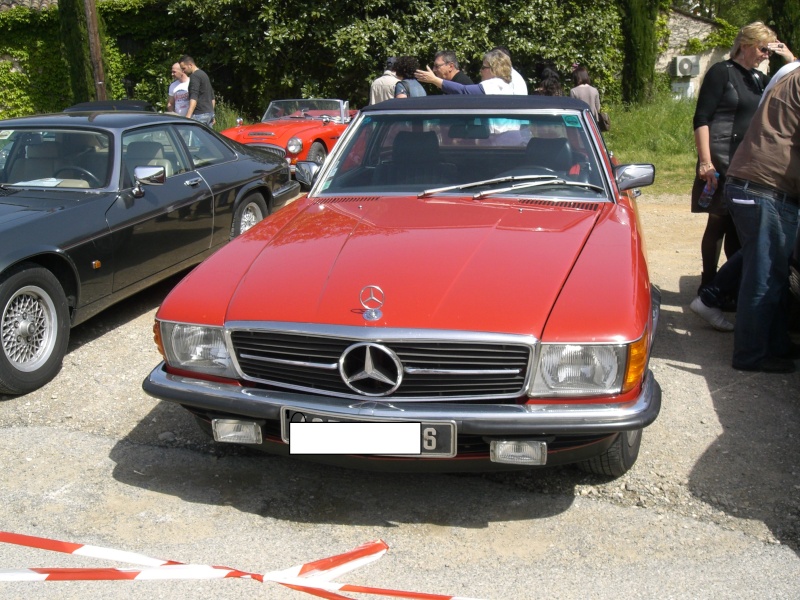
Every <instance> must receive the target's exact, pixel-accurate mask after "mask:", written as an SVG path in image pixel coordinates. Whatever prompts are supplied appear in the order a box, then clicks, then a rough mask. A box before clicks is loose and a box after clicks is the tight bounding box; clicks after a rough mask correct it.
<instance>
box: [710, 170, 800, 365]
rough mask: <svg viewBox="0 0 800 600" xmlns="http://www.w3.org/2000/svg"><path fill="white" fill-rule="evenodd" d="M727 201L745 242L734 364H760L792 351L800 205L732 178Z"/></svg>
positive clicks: (735, 334) (727, 191) (740, 235)
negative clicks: (792, 267)
mask: <svg viewBox="0 0 800 600" xmlns="http://www.w3.org/2000/svg"><path fill="white" fill-rule="evenodd" d="M725 200H726V202H727V203H728V210H729V211H730V213H731V215H732V216H733V222H734V223H735V224H736V231H737V232H738V234H739V240H740V241H741V242H742V280H741V285H740V286H739V302H738V306H737V312H736V329H735V331H734V338H733V366H734V367H745V368H746V367H756V366H758V365H759V363H760V362H761V361H763V360H764V359H765V358H768V357H771V356H782V355H785V354H786V353H787V352H788V351H789V343H790V340H789V332H788V329H789V317H788V312H789V311H788V305H789V259H790V257H791V254H792V250H793V248H794V243H795V238H796V237H797V222H798V207H797V205H796V204H792V203H791V202H788V201H786V200H777V199H775V198H772V197H771V196H770V195H768V194H762V193H759V192H758V191H756V190H753V189H751V188H748V189H747V190H745V189H744V187H743V186H742V185H736V184H733V183H731V182H730V181H728V182H726V184H725Z"/></svg>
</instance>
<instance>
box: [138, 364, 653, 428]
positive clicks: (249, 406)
mask: <svg viewBox="0 0 800 600" xmlns="http://www.w3.org/2000/svg"><path fill="white" fill-rule="evenodd" d="M142 388H143V389H144V391H145V392H147V393H148V394H150V395H151V396H153V397H155V398H158V399H161V400H167V401H170V402H175V403H177V404H181V405H182V406H185V407H187V408H192V409H196V410H199V411H209V412H213V413H218V414H220V415H226V416H228V415H229V416H234V417H237V418H245V419H268V420H275V421H277V420H279V419H280V412H281V407H284V406H285V407H290V408H294V409H297V410H308V411H323V412H325V413H332V414H334V415H338V416H340V417H341V418H342V419H347V418H349V419H355V420H358V419H360V418H361V419H369V420H387V421H412V422H413V421H436V420H443V421H455V422H456V426H457V430H458V433H459V434H470V435H543V434H603V433H612V432H617V431H628V430H635V429H641V428H642V427H646V426H647V425H649V424H650V423H652V422H653V421H655V419H656V417H657V416H658V413H659V410H660V409H661V387H660V386H659V385H658V382H657V381H656V380H655V378H654V377H653V374H652V372H650V371H648V372H647V374H646V376H645V382H644V385H643V386H642V391H641V394H639V396H638V397H637V398H636V399H635V400H633V401H631V402H628V403H625V404H570V403H563V404H536V405H517V404H511V405H509V404H469V403H460V404H457V403H446V402H390V401H376V400H373V399H369V400H367V399H365V400H343V399H341V398H328V397H324V396H314V395H311V394H304V393H296V392H281V391H274V390H262V389H257V388H248V387H240V386H235V385H227V384H224V383H216V382H212V381H205V380H201V379H195V378H192V377H186V376H182V375H171V374H169V373H167V372H166V371H165V370H164V364H163V363H162V364H160V365H159V366H158V367H156V368H155V369H153V371H152V372H151V373H150V375H149V376H148V377H147V379H145V380H144V382H143V383H142Z"/></svg>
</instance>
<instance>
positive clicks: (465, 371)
mask: <svg viewBox="0 0 800 600" xmlns="http://www.w3.org/2000/svg"><path fill="white" fill-rule="evenodd" d="M403 371H404V372H406V373H408V374H409V375H519V373H520V370H519V369H417V368H414V367H403Z"/></svg>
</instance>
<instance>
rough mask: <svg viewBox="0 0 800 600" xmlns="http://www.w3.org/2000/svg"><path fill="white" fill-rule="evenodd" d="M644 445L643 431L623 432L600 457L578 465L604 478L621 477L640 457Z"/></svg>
mask: <svg viewBox="0 0 800 600" xmlns="http://www.w3.org/2000/svg"><path fill="white" fill-rule="evenodd" d="M641 445H642V430H641V429H636V430H634V431H621V432H620V433H619V435H617V439H616V440H614V443H613V444H611V446H609V448H608V450H606V451H605V452H603V453H602V454H601V455H599V456H595V457H594V458H590V459H589V460H585V461H583V462H580V463H578V467H579V468H580V469H581V470H583V471H586V472H587V473H593V474H595V475H603V476H604V477H621V476H622V475H624V474H625V473H627V472H628V471H629V470H630V468H631V467H633V464H634V463H635V462H636V459H637V458H638V457H639V448H640V446H641Z"/></svg>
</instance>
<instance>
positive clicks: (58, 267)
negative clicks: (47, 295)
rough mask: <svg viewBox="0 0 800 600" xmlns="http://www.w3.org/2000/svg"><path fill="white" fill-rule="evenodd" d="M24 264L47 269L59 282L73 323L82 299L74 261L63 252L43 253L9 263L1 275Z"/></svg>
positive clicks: (51, 251)
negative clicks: (79, 301)
mask: <svg viewBox="0 0 800 600" xmlns="http://www.w3.org/2000/svg"><path fill="white" fill-rule="evenodd" d="M24 264H31V265H35V266H38V267H42V268H43V269H47V270H48V271H50V272H51V273H52V274H53V276H54V277H55V278H56V279H57V280H58V282H59V284H60V285H61V288H62V289H63V290H64V295H65V296H66V297H67V306H68V307H69V312H70V322H72V319H73V318H74V315H75V308H76V307H77V306H78V299H79V297H80V283H79V278H78V272H77V269H76V268H75V265H74V264H72V261H70V260H69V258H68V257H67V256H66V255H65V254H63V253H62V252H59V251H55V250H50V251H43V252H40V253H38V254H32V255H28V256H25V257H22V258H19V259H17V260H15V261H14V262H12V263H9V264H8V265H7V266H6V267H5V268H4V269H3V271H2V273H1V274H0V275H6V274H7V273H9V272H11V271H12V270H15V269H17V268H19V267H21V266H22V265H24Z"/></svg>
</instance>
